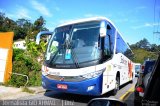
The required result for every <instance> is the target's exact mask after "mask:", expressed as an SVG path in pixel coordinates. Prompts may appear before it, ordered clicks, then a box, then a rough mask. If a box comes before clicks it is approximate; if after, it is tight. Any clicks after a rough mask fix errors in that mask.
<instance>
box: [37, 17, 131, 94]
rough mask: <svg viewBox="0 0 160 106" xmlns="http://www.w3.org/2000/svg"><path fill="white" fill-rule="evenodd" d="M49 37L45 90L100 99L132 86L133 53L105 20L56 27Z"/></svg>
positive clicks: (38, 40) (43, 79)
mask: <svg viewBox="0 0 160 106" xmlns="http://www.w3.org/2000/svg"><path fill="white" fill-rule="evenodd" d="M45 34H46V35H50V37H49V40H48V45H47V49H46V53H45V56H44V63H43V65H42V86H43V88H44V89H46V90H54V91H56V92H63V93H73V94H81V95H94V96H99V95H103V94H105V93H106V92H109V91H111V90H113V93H114V94H116V93H117V91H118V90H119V87H120V85H122V84H125V83H127V82H132V81H133V77H134V71H133V62H132V61H131V59H132V56H133V53H132V51H131V49H130V47H129V46H128V44H127V43H126V42H125V41H124V39H123V37H122V36H121V34H120V33H119V31H118V30H117V28H116V27H115V26H114V25H113V23H112V22H111V21H110V20H109V19H107V18H105V17H93V18H86V19H79V20H75V21H71V22H67V23H64V24H61V25H59V26H57V27H56V28H55V29H54V31H53V32H47V31H45V32H40V33H39V34H38V35H37V38H36V43H37V44H39V43H40V37H41V36H42V35H45Z"/></svg>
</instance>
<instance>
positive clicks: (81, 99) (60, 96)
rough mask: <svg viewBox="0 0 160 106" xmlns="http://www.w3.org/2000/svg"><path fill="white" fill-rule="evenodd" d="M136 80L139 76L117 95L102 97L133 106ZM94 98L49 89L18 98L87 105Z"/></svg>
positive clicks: (34, 102) (69, 105)
mask: <svg viewBox="0 0 160 106" xmlns="http://www.w3.org/2000/svg"><path fill="white" fill-rule="evenodd" d="M136 81H137V78H135V79H134V81H133V83H127V84H125V85H123V86H121V87H120V90H119V91H118V93H117V94H116V95H115V96H113V95H112V92H108V93H107V94H105V95H103V96H100V97H109V98H116V99H119V100H121V101H124V102H125V101H127V104H128V105H129V106H132V105H133V103H132V102H133V98H134V97H130V96H131V95H132V94H133V93H132V91H133V88H134V85H135V83H136ZM131 89H132V90H131ZM126 95H127V96H126ZM128 97H129V98H128ZM93 98H96V97H94V96H84V95H76V94H67V93H57V92H54V91H48V92H44V93H40V94H36V95H34V96H28V97H24V98H19V99H18V100H29V101H30V102H29V103H30V105H45V106H46V105H50V106H51V105H52V106H86V105H87V103H88V102H89V101H90V100H91V99H93ZM128 99H129V100H128Z"/></svg>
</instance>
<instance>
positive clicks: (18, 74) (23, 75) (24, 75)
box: [9, 72, 29, 87]
mask: <svg viewBox="0 0 160 106" xmlns="http://www.w3.org/2000/svg"><path fill="white" fill-rule="evenodd" d="M9 73H10V74H14V75H20V76H24V77H26V79H27V82H26V83H25V85H24V87H26V85H27V83H28V79H29V78H28V76H27V75H25V74H20V73H13V72H9Z"/></svg>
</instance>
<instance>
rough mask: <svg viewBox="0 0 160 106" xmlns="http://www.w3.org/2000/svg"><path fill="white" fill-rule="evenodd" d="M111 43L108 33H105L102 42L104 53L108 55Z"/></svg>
mask: <svg viewBox="0 0 160 106" xmlns="http://www.w3.org/2000/svg"><path fill="white" fill-rule="evenodd" d="M110 47H111V45H110V35H106V37H105V44H104V55H105V56H107V57H108V56H110V55H111V48H110Z"/></svg>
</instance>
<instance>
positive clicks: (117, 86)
mask: <svg viewBox="0 0 160 106" xmlns="http://www.w3.org/2000/svg"><path fill="white" fill-rule="evenodd" d="M119 86H120V77H116V85H115V88H114V90H113V95H116V94H117V92H118V91H119Z"/></svg>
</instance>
